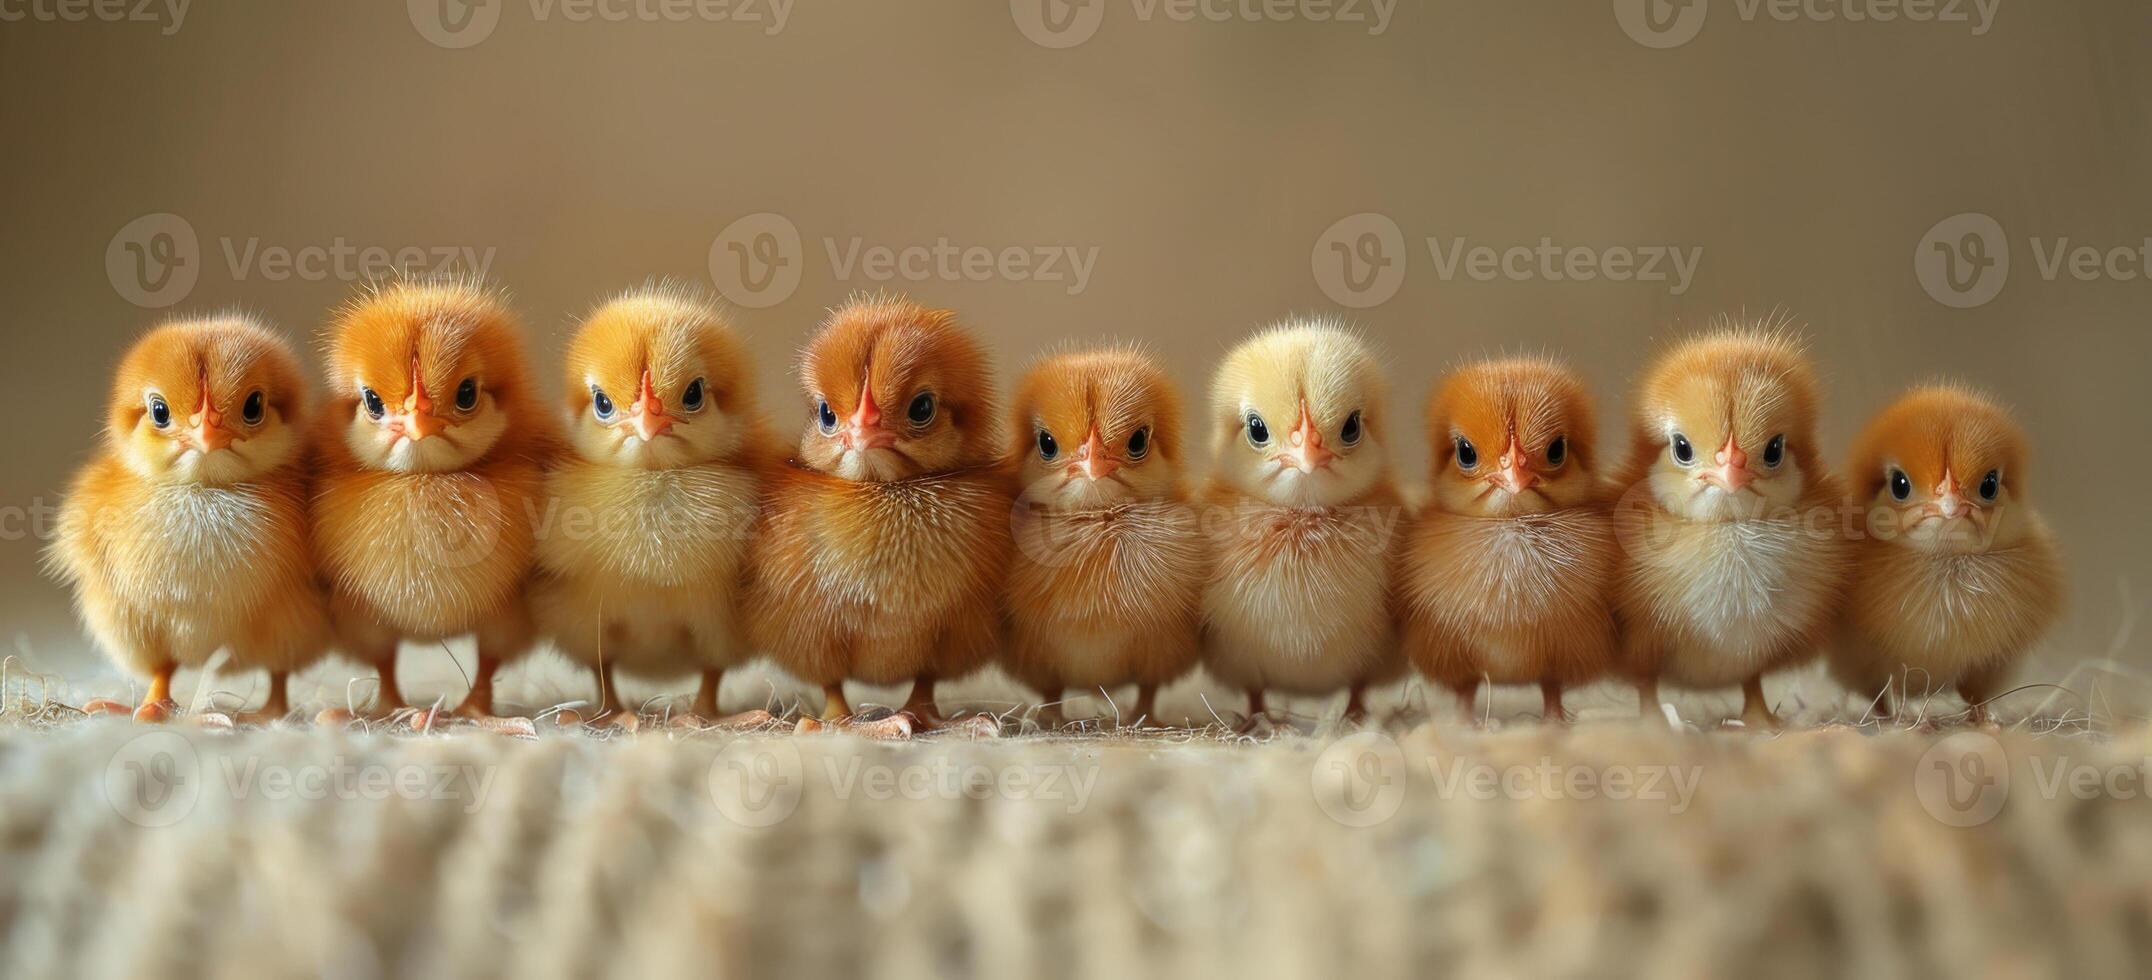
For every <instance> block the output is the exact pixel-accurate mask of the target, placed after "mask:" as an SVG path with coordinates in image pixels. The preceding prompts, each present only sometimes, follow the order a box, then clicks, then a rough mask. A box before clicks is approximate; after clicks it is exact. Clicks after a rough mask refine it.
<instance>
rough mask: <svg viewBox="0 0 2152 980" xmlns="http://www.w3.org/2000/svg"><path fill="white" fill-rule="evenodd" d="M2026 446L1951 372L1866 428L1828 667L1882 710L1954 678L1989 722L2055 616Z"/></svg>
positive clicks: (1855, 463)
mask: <svg viewBox="0 0 2152 980" xmlns="http://www.w3.org/2000/svg"><path fill="white" fill-rule="evenodd" d="M2025 459H2026V438H2025V433H2024V431H2023V430H2022V429H2020V428H2019V427H2018V425H2017V423H2015V422H2013V421H2012V420H2011V418H2010V416H2009V413H2008V412H2007V411H2005V410H2004V409H2003V408H2002V406H2000V405H1997V404H1996V403H1995V402H1994V401H1992V400H1990V399H1988V398H1987V397H1985V396H1983V395H1981V394H1979V393H1977V392H1974V391H1972V390H1970V389H1967V388H1964V387H1960V386H1956V385H1931V386H1927V387H1922V388H1916V389H1914V390H1912V391H1909V392H1907V393H1906V394H1905V395H1904V396H1903V397H1901V398H1900V399H1899V400H1898V401H1896V402H1894V403H1892V404H1891V405H1890V406H1889V407H1888V408H1885V409H1884V410H1883V411H1882V412H1881V413H1879V414H1877V416H1876V417H1875V419H1874V420H1873V421H1871V422H1869V424H1868V428H1867V429H1866V431H1864V432H1863V433H1862V434H1861V437H1860V440H1859V442H1858V443H1857V444H1856V446H1855V448H1854V451H1853V454H1852V462H1851V463H1850V464H1849V466H1848V468H1847V473H1848V479H1849V480H1850V481H1851V482H1852V484H1853V490H1852V495H1851V501H1852V505H1853V506H1854V507H1856V508H1858V509H1859V511H1860V514H1861V518H1862V520H1861V522H1860V526H1861V527H1862V528H1863V529H1864V530H1865V533H1864V534H1863V535H1862V536H1861V538H1860V540H1859V541H1858V542H1857V543H1856V544H1855V546H1854V562H1853V574H1852V578H1851V584H1850V587H1849V588H1848V589H1847V601H1846V610H1845V619H1844V622H1843V623H1842V626H1841V629H1840V632H1839V636H1838V642H1837V643H1836V644H1835V645H1834V646H1833V647H1832V650H1831V669H1832V673H1833V674H1834V675H1835V676H1836V677H1837V678H1838V680H1839V681H1840V682H1841V683H1843V684H1845V685H1846V687H1847V688H1848V689H1850V690H1852V691H1853V693H1854V694H1855V695H1856V696H1858V697H1860V698H1862V699H1864V700H1866V701H1869V702H1871V703H1874V704H1875V705H1876V707H1877V708H1879V709H1880V713H1881V714H1884V715H1890V714H1893V713H1894V712H1895V709H1896V708H1897V707H1898V705H1899V704H1900V703H1902V702H1904V701H1905V700H1907V699H1912V700H1916V701H1918V700H1922V699H1925V698H1926V697H1927V696H1928V695H1930V694H1933V693H1938V692H1942V691H1947V690H1951V689H1956V690H1957V692H1958V693H1959V694H1961V695H1963V696H1964V698H1965V700H1966V703H1967V704H1968V705H1969V706H1970V709H1971V712H1972V718H1973V721H1974V722H1975V723H1976V724H1979V723H1985V722H1986V721H1987V717H1988V705H1987V702H1988V701H1989V700H1990V699H1991V698H1993V697H1995V696H1996V695H1997V694H2000V693H2001V688H2002V685H2003V683H2004V681H2005V679H2006V678H2007V677H2008V675H2009V672H2010V669H2011V668H2012V667H2013V666H2015V665H2016V663H2017V661H2018V660H2019V659H2020V658H2021V657H2023V656H2024V654H2025V651H2026V649H2027V648H2029V647H2030V646H2032V644H2033V643H2034V641H2036V640H2037V639H2038V638H2039V636H2040V634H2041V633H2042V632H2044V631H2045V630H2046V629H2047V628H2048V627H2049V626H2050V625H2051V624H2053V623H2054V621H2055V618H2056V617H2057V615H2059V613H2060V611H2061V606H2062V601H2063V575H2062V561H2061V557H2060V556H2059V554H2058V553H2057V551H2056V549H2055V541H2054V535H2053V533H2052V532H2050V531H2049V530H2048V528H2047V524H2046V522H2044V521H2042V520H2041V518H2040V515H2039V513H2038V512H2037V511H2035V510H2034V509H2033V507H2032V504H2031V502H2030V499H2029V498H2028V496H2027V494H2026V485H2027V482H2028V481H2027V473H2026V462H2025Z"/></svg>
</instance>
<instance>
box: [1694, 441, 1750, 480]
mask: <svg viewBox="0 0 2152 980" xmlns="http://www.w3.org/2000/svg"><path fill="white" fill-rule="evenodd" d="M1712 459H1713V461H1714V462H1716V463H1717V464H1718V465H1717V466H1713V467H1710V468H1708V469H1706V470H1704V471H1703V472H1702V473H1700V474H1698V477H1699V478H1700V479H1702V480H1704V481H1705V482H1707V483H1716V484H1718V485H1719V486H1720V487H1722V488H1724V489H1725V491H1726V492H1727V493H1735V492H1737V491H1739V490H1740V489H1741V488H1742V487H1745V486H1748V485H1749V484H1751V483H1754V482H1755V481H1756V474H1754V473H1751V472H1749V468H1748V453H1745V452H1742V451H1741V446H1740V445H1739V444H1738V443H1736V442H1735V441H1734V437H1733V435H1732V434H1731V433H1729V434H1728V435H1727V436H1726V445H1723V446H1720V447H1719V451H1718V453H1717V454H1716V455H1715V456H1713V457H1712Z"/></svg>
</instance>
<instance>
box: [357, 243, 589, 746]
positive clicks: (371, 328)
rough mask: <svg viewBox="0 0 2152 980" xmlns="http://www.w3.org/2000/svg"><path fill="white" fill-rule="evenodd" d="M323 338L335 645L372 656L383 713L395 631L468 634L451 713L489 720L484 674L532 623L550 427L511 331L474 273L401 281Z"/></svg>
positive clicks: (395, 697)
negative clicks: (529, 594) (469, 657)
mask: <svg viewBox="0 0 2152 980" xmlns="http://www.w3.org/2000/svg"><path fill="white" fill-rule="evenodd" d="M329 344H330V347H329V364H328V371H327V373H328V377H329V383H330V384H331V385H333V386H334V388H335V391H336V395H337V397H336V400H335V401H334V402H333V403H332V405H331V407H330V409H329V410H328V411H326V412H324V413H323V417H322V419H321V422H320V427H319V430H318V432H317V435H316V439H315V444H316V446H317V448H318V450H319V452H320V455H321V460H322V462H321V471H320V474H319V479H320V487H319V490H318V492H317V494H316V496H315V498H314V522H315V534H316V541H317V542H318V544H319V546H320V552H321V566H322V570H323V572H324V574H325V575H326V576H327V578H328V580H329V583H330V586H331V592H330V611H331V613H332V614H333V615H334V617H335V625H336V629H337V634H338V642H339V644H340V646H341V648H342V650H343V651H344V652H345V653H346V654H349V655H350V656H352V657H355V658H357V659H359V660H361V661H363V662H366V663H371V664H376V665H378V666H379V668H380V671H381V690H380V694H379V708H380V709H382V710H384V711H394V710H396V709H398V708H401V707H403V703H404V702H403V696H402V693H401V691H400V690H399V689H398V687H397V684H396V650H397V644H398V643H399V641H403V640H412V641H419V642H428V641H431V642H438V641H441V640H445V639H448V638H450V637H456V636H463V635H474V634H475V635H476V637H477V640H478V671H477V674H476V676H474V677H473V678H472V679H471V687H470V692H469V693H468V694H467V695H466V696H465V698H464V700H463V703H462V704H461V705H459V706H458V707H457V709H456V710H457V713H458V714H461V715H465V716H469V717H479V718H483V717H489V716H491V715H492V713H493V675H494V673H495V671H497V670H498V669H499V668H500V666H501V665H502V664H504V663H506V662H508V661H511V660H514V659H515V658H517V657H520V656H522V655H523V654H524V653H526V652H527V651H528V650H529V649H530V647H531V645H532V643H533V642H534V640H535V638H536V635H537V630H536V628H535V627H534V626H533V625H532V622H531V617H530V611H529V609H528V607H527V601H526V594H525V589H526V587H527V586H528V584H529V579H530V573H531V567H532V552H533V551H534V542H533V538H532V528H533V525H534V523H535V521H536V518H537V515H539V514H541V513H542V512H543V510H544V507H543V505H542V502H541V500H540V499H539V498H540V495H541V494H542V492H543V490H544V479H545V478H544V471H545V466H546V464H547V462H548V461H549V460H551V459H552V457H553V455H554V453H555V452H556V447H557V446H558V445H559V439H560V436H559V430H558V427H557V425H556V422H555V419H554V416H553V413H552V412H549V411H547V410H546V409H545V407H544V405H543V404H541V403H540V402H539V400H538V397H537V391H536V388H535V387H534V386H533V384H532V382H531V378H530V374H529V371H528V369H527V368H526V367H525V362H524V355H523V338H522V331H521V327H520V325H519V324H518V323H517V322H516V319H515V317H514V316H513V314H511V313H510V312H509V311H508V307H507V305H506V304H505V303H504V302H503V301H502V300H501V298H500V297H499V296H498V295H496V294H495V293H493V292H492V291H491V290H488V289H486V288H484V287H483V286H480V285H479V284H477V283H474V282H468V281H461V280H439V281H407V282H398V283H394V284H391V285H387V286H383V287H381V288H379V289H376V290H373V291H370V292H368V293H367V294H365V295H363V296H360V297H359V298H358V299H356V300H354V301H352V302H351V303H350V304H349V305H347V306H345V307H344V308H343V309H342V310H340V311H338V312H337V314H336V316H335V318H334V320H333V322H332V323H331V325H330V339H329Z"/></svg>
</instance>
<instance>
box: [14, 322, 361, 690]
mask: <svg viewBox="0 0 2152 980" xmlns="http://www.w3.org/2000/svg"><path fill="white" fill-rule="evenodd" d="M306 409H307V405H306V386H305V382H304V381H303V380H302V378H301V375H300V373H299V365H298V361H297V360H296V359H295V358H294V357H293V356H292V352H291V349H290V348H289V347H288V346H286V345H285V343H284V341H283V340H282V338H280V337H278V336H277V335H276V334H274V333H272V332H271V331H270V330H268V329H267V328H265V327H264V326H262V325H261V324H259V323H257V322H255V321H254V320H251V319H248V318H245V317H240V316H222V317H213V318H208V319H201V320H175V321H169V322H166V323H164V324H162V325H160V326H158V327H157V328H155V329H153V330H151V331H150V332H149V333H148V334H147V335H145V336H144V337H142V339H141V340H139V341H137V342H136V343H135V345H134V347H133V348H132V349H130V350H129V351H128V352H127V355H126V357H125V358H124V359H123V360H122V361H121V362H120V367H119V372H118V375H117V376H116V377H115V378H114V379H113V382H112V396H111V401H110V403H109V405H108V406H107V410H106V419H107V424H106V429H105V443H104V446H103V447H102V448H101V449H100V450H99V451H98V452H97V454H96V456H95V457H94V458H93V459H92V460H91V461H90V463H89V465H87V466H86V467H84V468H83V470H82V471H81V473H80V474H78V475H77V476H76V478H75V481H74V485H73V487H72V489H71V490H70V491H69V492H68V495H67V500H66V503H65V504H64V505H63V506H62V507H61V510H60V521H59V537H58V540H57V541H55V542H54V545H53V548H52V551H51V552H50V554H49V556H48V559H49V560H50V562H51V563H52V565H53V567H54V568H55V570H56V571H58V572H59V574H60V575H61V576H62V577H63V578H65V579H66V580H67V581H68V582H70V583H71V584H72V585H73V586H74V589H75V597H76V604H77V606H78V608H79V609H80V611H81V613H82V617H83V619H84V621H85V622H86V623H87V624H88V625H89V627H90V630H91V632H92V633H94V634H95V635H96V637H97V639H98V642H99V643H100V644H101V645H102V646H103V647H104V648H105V650H106V652H107V653H108V654H110V655H111V656H112V658H113V659H114V660H115V661H117V662H118V663H119V664H120V666H121V667H123V668H125V669H127V670H130V671H133V672H135V673H137V674H144V675H147V676H148V677H149V679H150V686H149V691H148V693H147V694H146V695H145V696H144V698H143V701H142V707H141V709H140V710H139V711H138V712H137V715H136V717H138V718H140V719H142V720H156V719H160V718H162V717H164V716H165V715H167V714H168V713H169V712H170V710H171V705H170V699H171V683H172V674H173V673H174V671H176V670H177V669H178V668H179V667H180V666H183V665H184V666H190V667H198V666H201V665H202V664H203V663H205V662H206V661H207V660H208V659H209V657H210V655H211V654H213V653H215V652H216V651H217V650H219V649H225V648H228V649H229V650H230V651H231V657H232V661H233V662H234V663H236V664H238V665H239V666H241V667H261V668H264V669H266V670H267V671H268V672H269V695H268V700H267V702H266V703H265V704H264V705H263V707H262V709H261V711H260V712H258V713H257V715H256V716H255V717H259V718H263V719H275V718H280V717H282V716H283V715H284V714H285V712H286V710H287V708H288V705H287V704H286V703H285V678H286V676H287V675H288V674H289V673H290V672H291V671H293V670H297V669H299V668H301V667H304V666H306V665H307V664H310V663H312V662H314V661H315V660H317V659H319V658H320V657H321V656H322V655H323V654H324V653H325V652H326V651H327V649H328V645H329V636H328V616H327V607H326V604H325V602H324V599H323V596H322V592H321V588H320V585H319V582H318V580H317V579H316V577H315V575H314V563H313V556H312V553H311V547H310V544H309V541H308V528H307V509H306V500H307V493H308V482H307V471H306V465H305V464H306V454H307V450H306V436H307V433H306V423H307V419H306Z"/></svg>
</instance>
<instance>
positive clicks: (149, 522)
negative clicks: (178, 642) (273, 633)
mask: <svg viewBox="0 0 2152 980" xmlns="http://www.w3.org/2000/svg"><path fill="white" fill-rule="evenodd" d="M277 520H278V516H277V512H276V510H275V508H274V507H272V506H271V504H270V502H269V501H268V500H267V499H265V498H264V497H263V495H262V492H261V491H260V490H258V489H256V488H253V487H249V486H244V485H242V486H238V487H204V486H163V487H158V488H156V489H154V490H151V491H150V492H149V494H148V495H147V498H146V499H145V501H144V503H143V505H142V507H141V508H140V509H139V511H138V512H137V514H136V515H135V520H134V521H133V522H131V523H132V524H133V525H134V526H133V527H131V528H129V531H128V533H127V534H126V535H124V536H120V537H119V538H118V540H116V541H115V543H114V547H113V551H112V557H113V560H115V561H121V562H126V563H128V564H129V566H130V567H133V568H137V569H156V570H158V572H157V574H154V575H132V576H128V578H127V580H128V581H129V582H130V583H133V584H134V587H135V588H136V589H137V590H139V592H138V594H137V595H136V596H134V597H133V598H134V599H135V600H136V601H138V602H142V603H144V604H154V605H155V606H157V607H159V608H163V609H166V610H175V611H184V612H188V614H191V615H196V616H200V617H203V618H220V617H224V616H230V615H233V614H236V613H239V612H241V611H243V610H245V609H247V608H250V607H252V606H254V605H255V604H257V603H259V602H261V601H263V598H264V596H265V595H266V594H267V592H268V586H269V585H270V583H271V582H272V581H273V579H274V576H275V575H277V574H280V573H282V572H284V571H285V568H284V566H285V565H287V564H289V560H290V559H289V556H285V555H280V554H279V552H280V551H285V550H289V549H288V548H279V547H277V546H276V545H278V544H279V543H280V542H279V540H278V539H279V537H280V536H284V535H289V534H290V533H291V531H292V529H291V528H288V527H284V528H280V527H278V526H277V523H276V522H277Z"/></svg>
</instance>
